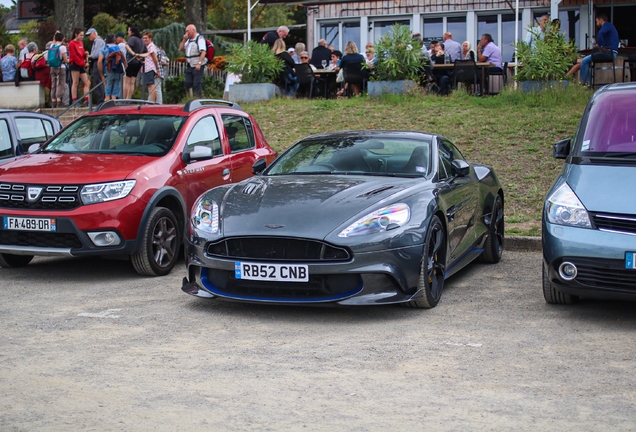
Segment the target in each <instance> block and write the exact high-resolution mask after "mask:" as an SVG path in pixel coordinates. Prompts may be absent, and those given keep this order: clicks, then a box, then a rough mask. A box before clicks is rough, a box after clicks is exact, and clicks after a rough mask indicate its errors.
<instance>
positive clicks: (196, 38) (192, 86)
mask: <svg viewBox="0 0 636 432" xmlns="http://www.w3.org/2000/svg"><path fill="white" fill-rule="evenodd" d="M179 51H185V56H186V61H187V65H186V75H185V88H186V91H187V92H188V93H190V94H192V93H194V95H195V96H196V97H199V98H200V97H201V95H202V94H203V68H204V66H205V64H206V63H207V59H206V58H205V56H206V54H207V46H206V44H205V38H204V37H203V36H202V35H200V34H199V33H197V28H196V27H195V26H194V24H188V25H187V26H186V32H185V34H184V35H183V39H182V40H181V43H180V44H179Z"/></svg>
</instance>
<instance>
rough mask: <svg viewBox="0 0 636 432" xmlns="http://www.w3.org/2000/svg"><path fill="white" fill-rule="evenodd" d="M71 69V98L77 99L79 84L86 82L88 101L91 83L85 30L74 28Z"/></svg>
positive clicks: (70, 51)
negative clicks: (87, 62)
mask: <svg viewBox="0 0 636 432" xmlns="http://www.w3.org/2000/svg"><path fill="white" fill-rule="evenodd" d="M68 54H69V60H68V61H69V69H70V70H71V81H72V84H71V99H72V103H75V101H77V86H78V84H79V83H80V81H81V82H82V84H84V102H88V91H89V90H90V87H91V84H90V81H89V80H88V76H87V74H86V50H84V31H83V30H80V29H77V28H76V29H75V30H73V40H71V41H70V42H69V43H68Z"/></svg>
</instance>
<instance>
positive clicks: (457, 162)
mask: <svg viewBox="0 0 636 432" xmlns="http://www.w3.org/2000/svg"><path fill="white" fill-rule="evenodd" d="M451 165H452V166H453V171H454V172H455V174H457V175H458V176H460V177H464V176H467V175H468V173H469V172H470V165H469V163H468V162H466V161H465V160H462V159H454V160H453V161H452V162H451Z"/></svg>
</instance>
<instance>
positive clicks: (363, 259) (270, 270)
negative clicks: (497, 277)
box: [182, 131, 504, 308]
mask: <svg viewBox="0 0 636 432" xmlns="http://www.w3.org/2000/svg"><path fill="white" fill-rule="evenodd" d="M254 173H255V174H258V175H257V176H255V177H252V178H251V179H248V180H245V181H243V182H241V183H238V184H233V185H226V186H220V187H216V188H214V189H211V190H209V191H208V192H206V193H204V194H203V195H202V196H201V197H199V199H198V201H197V202H196V203H195V205H194V207H193V208H192V213H191V214H192V217H191V220H190V224H189V228H188V232H187V233H186V237H187V238H186V259H187V267H188V277H187V278H184V280H183V286H182V290H183V291H184V292H186V293H188V294H192V295H194V296H198V297H204V298H219V299H227V300H238V301H248V302H265V303H278V304H290V303H293V304H310V303H313V304H338V305H371V304H391V303H400V304H403V305H406V306H411V307H418V308H431V307H435V305H437V303H438V302H439V300H440V297H441V294H442V289H443V286H444V280H445V279H446V278H447V277H449V276H451V275H452V274H453V273H455V272H457V271H458V270H459V269H461V268H462V267H464V266H466V265H467V264H468V263H470V262H471V261H473V260H474V259H475V258H478V257H481V258H482V259H483V261H485V262H490V263H496V262H498V261H499V260H500V259H501V254H502V251H503V243H504V214H503V206H504V196H503V191H502V188H501V185H500V184H499V181H498V179H497V176H496V175H495V173H494V171H493V170H492V168H490V167H488V166H485V165H478V164H469V163H468V162H467V161H466V160H465V159H464V157H463V156H462V154H461V153H460V151H459V150H458V149H457V147H455V145H453V144H452V143H451V142H450V141H449V140H448V139H446V138H444V137H442V136H440V135H435V134H427V133H420V132H398V131H343V132H334V133H328V134H322V135H313V136H310V137H307V138H305V139H303V140H301V141H299V142H297V143H296V144H294V145H293V146H291V147H290V148H289V149H288V150H287V151H286V152H285V153H283V154H282V155H281V156H280V157H279V158H278V159H276V161H274V162H273V163H272V165H271V166H269V167H267V168H266V169H265V161H258V162H256V164H254Z"/></svg>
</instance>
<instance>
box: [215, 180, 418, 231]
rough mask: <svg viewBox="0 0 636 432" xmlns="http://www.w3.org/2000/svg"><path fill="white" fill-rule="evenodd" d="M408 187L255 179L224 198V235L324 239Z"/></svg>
mask: <svg viewBox="0 0 636 432" xmlns="http://www.w3.org/2000/svg"><path fill="white" fill-rule="evenodd" d="M421 180H422V179H420V181H421ZM413 185H414V180H413V179H393V178H387V177H360V176H315V175H314V176H285V177H254V178H252V179H248V180H246V181H244V182H242V183H239V184H237V185H236V186H234V187H233V188H232V189H230V190H229V191H228V193H227V194H226V195H225V197H224V201H223V204H222V210H221V212H222V214H221V216H222V220H223V224H222V226H223V234H224V235H226V236H239V235H280V236H295V237H312V238H324V237H325V236H326V235H327V234H329V233H330V232H331V231H333V230H334V229H336V228H337V227H338V226H340V225H341V224H343V223H344V222H346V221H347V220H348V219H350V218H352V217H353V216H355V215H358V214H359V213H362V212H364V210H365V209H367V208H369V207H371V206H373V205H374V204H376V203H378V202H379V201H383V200H384V202H386V204H390V203H392V202H393V200H390V199H388V198H396V195H397V196H400V195H403V194H408V189H409V187H411V186H413ZM359 216H360V217H361V216H364V214H362V215H359Z"/></svg>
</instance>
